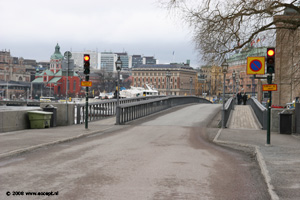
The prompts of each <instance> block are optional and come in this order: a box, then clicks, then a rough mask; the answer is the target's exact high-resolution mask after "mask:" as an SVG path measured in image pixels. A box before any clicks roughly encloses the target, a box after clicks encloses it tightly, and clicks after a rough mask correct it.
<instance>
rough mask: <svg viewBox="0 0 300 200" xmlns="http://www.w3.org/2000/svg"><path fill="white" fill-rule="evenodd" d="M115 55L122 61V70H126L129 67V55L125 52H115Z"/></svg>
mask: <svg viewBox="0 0 300 200" xmlns="http://www.w3.org/2000/svg"><path fill="white" fill-rule="evenodd" d="M116 54H117V57H119V56H120V59H121V61H122V70H128V69H129V68H131V66H129V60H130V59H129V56H128V54H127V53H126V52H125V53H116Z"/></svg>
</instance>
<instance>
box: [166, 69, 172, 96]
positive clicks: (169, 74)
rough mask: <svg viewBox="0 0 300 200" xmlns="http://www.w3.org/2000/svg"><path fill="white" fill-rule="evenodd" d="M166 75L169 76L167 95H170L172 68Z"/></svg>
mask: <svg viewBox="0 0 300 200" xmlns="http://www.w3.org/2000/svg"><path fill="white" fill-rule="evenodd" d="M166 77H167V92H166V94H167V96H168V95H170V77H171V72H170V70H168V71H167V73H166Z"/></svg>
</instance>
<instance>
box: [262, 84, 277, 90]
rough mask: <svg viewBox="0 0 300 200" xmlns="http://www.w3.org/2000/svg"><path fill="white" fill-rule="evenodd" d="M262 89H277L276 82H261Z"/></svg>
mask: <svg viewBox="0 0 300 200" xmlns="http://www.w3.org/2000/svg"><path fill="white" fill-rule="evenodd" d="M262 89H263V91H277V84H263V85H262Z"/></svg>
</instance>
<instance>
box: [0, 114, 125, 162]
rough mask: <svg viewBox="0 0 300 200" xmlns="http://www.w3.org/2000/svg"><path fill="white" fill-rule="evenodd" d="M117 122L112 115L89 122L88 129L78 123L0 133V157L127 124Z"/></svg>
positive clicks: (118, 127)
mask: <svg viewBox="0 0 300 200" xmlns="http://www.w3.org/2000/svg"><path fill="white" fill-rule="evenodd" d="M115 122H116V119H115V117H110V118H107V119H103V120H100V121H95V122H89V124H88V129H85V125H84V124H78V125H71V126H58V127H51V128H45V129H25V130H21V131H12V132H6V133H0V159H1V158H4V157H7V156H11V155H15V154H20V153H24V152H27V151H32V150H34V149H37V148H41V147H45V146H48V145H54V144H58V143H62V142H67V141H70V140H74V139H77V138H81V137H86V136H88V135H92V134H96V133H105V132H107V131H113V130H116V129H120V128H124V127H126V125H125V126H118V125H115Z"/></svg>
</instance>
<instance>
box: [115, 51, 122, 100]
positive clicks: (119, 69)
mask: <svg viewBox="0 0 300 200" xmlns="http://www.w3.org/2000/svg"><path fill="white" fill-rule="evenodd" d="M116 69H117V72H118V88H117V106H119V103H120V102H119V95H120V93H119V91H120V71H121V70H122V61H121V59H120V56H119V57H118V60H117V61H116Z"/></svg>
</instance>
